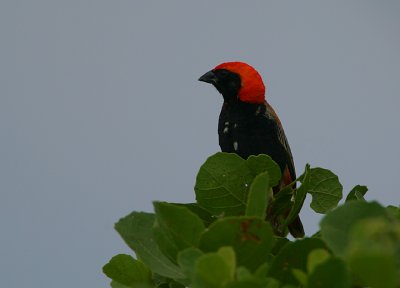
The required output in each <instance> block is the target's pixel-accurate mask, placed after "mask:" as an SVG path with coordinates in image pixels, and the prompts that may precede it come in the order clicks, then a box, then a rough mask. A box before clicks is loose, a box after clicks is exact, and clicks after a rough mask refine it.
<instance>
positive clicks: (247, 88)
mask: <svg viewBox="0 0 400 288" xmlns="http://www.w3.org/2000/svg"><path fill="white" fill-rule="evenodd" d="M218 69H225V70H228V71H230V72H233V73H236V74H238V75H239V76H240V78H241V82H242V87H241V88H240V90H239V95H238V97H239V99H240V100H241V101H243V102H248V103H263V102H264V101H265V85H264V82H263V80H262V78H261V75H260V74H259V73H258V72H257V71H256V69H254V68H253V67H251V66H250V65H248V64H246V63H243V62H226V63H222V64H220V65H218V66H217V67H215V68H214V69H213V70H218Z"/></svg>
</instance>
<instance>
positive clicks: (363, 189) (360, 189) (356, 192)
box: [346, 185, 368, 202]
mask: <svg viewBox="0 0 400 288" xmlns="http://www.w3.org/2000/svg"><path fill="white" fill-rule="evenodd" d="M367 191H368V188H367V186H363V185H356V186H354V188H353V189H351V191H350V193H349V195H347V197H346V202H348V201H353V200H365V199H364V195H365V194H366V193H367Z"/></svg>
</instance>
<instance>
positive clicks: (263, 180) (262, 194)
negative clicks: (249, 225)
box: [246, 172, 272, 219]
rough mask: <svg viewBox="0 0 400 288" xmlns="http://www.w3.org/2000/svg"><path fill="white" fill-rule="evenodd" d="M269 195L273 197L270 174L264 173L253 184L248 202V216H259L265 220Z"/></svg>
mask: <svg viewBox="0 0 400 288" xmlns="http://www.w3.org/2000/svg"><path fill="white" fill-rule="evenodd" d="M268 194H271V195H272V191H271V187H270V185H269V174H268V172H263V173H261V174H259V175H258V176H256V178H254V180H253V183H251V186H250V191H249V196H248V200H247V207H246V216H258V217H260V218H262V219H265V214H266V211H267V202H268Z"/></svg>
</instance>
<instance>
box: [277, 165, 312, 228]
mask: <svg viewBox="0 0 400 288" xmlns="http://www.w3.org/2000/svg"><path fill="white" fill-rule="evenodd" d="M310 178H311V169H310V165H309V164H307V165H306V167H305V171H304V173H303V175H302V181H303V183H302V185H301V186H300V187H299V188H298V189H297V191H296V195H295V198H294V203H293V206H292V209H291V210H290V213H289V215H288V216H287V217H286V219H285V221H284V222H283V223H282V225H281V227H280V230H281V231H283V230H284V229H285V227H287V226H288V225H289V224H290V223H292V222H293V220H294V219H295V218H296V217H297V216H298V215H299V213H300V210H301V208H302V207H303V203H304V200H305V199H306V196H307V191H309V189H310V185H311V184H310Z"/></svg>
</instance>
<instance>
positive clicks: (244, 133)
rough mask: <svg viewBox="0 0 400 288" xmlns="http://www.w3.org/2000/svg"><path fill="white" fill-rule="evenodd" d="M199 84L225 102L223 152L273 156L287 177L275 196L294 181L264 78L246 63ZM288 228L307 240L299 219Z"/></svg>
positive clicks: (206, 77)
mask: <svg viewBox="0 0 400 288" xmlns="http://www.w3.org/2000/svg"><path fill="white" fill-rule="evenodd" d="M199 81H203V82H206V83H210V84H212V85H214V87H215V88H216V89H217V90H218V91H219V93H221V94H222V96H223V98H224V102H223V105H222V109H221V113H220V115H219V123H218V135H219V145H220V147H221V150H222V152H230V153H236V154H238V155H239V156H241V157H242V158H244V159H247V158H248V157H249V156H250V155H258V154H267V155H269V156H270V157H271V158H272V159H273V160H274V161H275V162H276V163H277V164H278V165H279V167H280V169H281V172H282V175H283V177H282V180H281V183H280V184H279V185H278V187H274V189H273V190H274V193H276V192H277V191H279V190H280V189H281V188H282V187H284V186H286V185H289V184H290V183H291V182H292V181H294V179H296V172H295V168H294V162H293V156H292V152H291V151H290V147H289V144H288V141H287V139H286V135H285V132H284V131H283V127H282V124H281V121H280V120H279V118H278V115H277V114H276V113H275V111H274V109H273V108H272V107H271V105H269V103H268V102H267V101H266V100H265V90H266V89H265V85H264V82H263V80H262V78H261V76H260V74H259V73H258V72H257V71H256V70H255V69H254V68H253V67H252V66H250V65H248V64H246V63H243V62H226V63H222V64H220V65H218V66H216V67H215V68H214V69H212V70H211V71H209V72H207V73H205V74H204V75H203V76H201V77H200V78H199ZM286 216H287V215H286ZM272 226H274V223H272ZM276 228H277V227H274V230H275V232H276V233H278V234H279V231H278V232H277V231H276ZM288 228H289V232H290V234H292V235H293V236H294V237H296V238H300V237H303V236H304V229H303V225H302V223H301V221H300V218H299V217H297V218H296V219H294V221H293V222H292V223H290V224H289V226H288Z"/></svg>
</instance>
